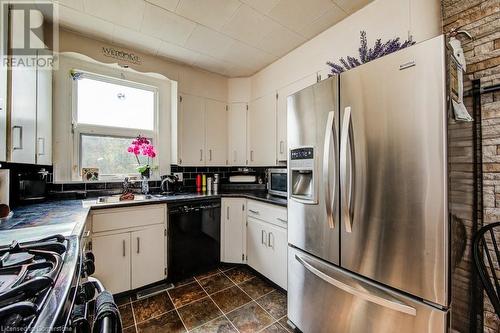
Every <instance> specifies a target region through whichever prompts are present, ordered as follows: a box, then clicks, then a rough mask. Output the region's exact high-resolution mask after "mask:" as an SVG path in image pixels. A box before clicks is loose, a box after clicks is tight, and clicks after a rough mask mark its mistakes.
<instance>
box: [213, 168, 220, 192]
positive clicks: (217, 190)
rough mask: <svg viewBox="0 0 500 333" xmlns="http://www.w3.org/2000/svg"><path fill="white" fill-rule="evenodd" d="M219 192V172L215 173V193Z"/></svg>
mask: <svg viewBox="0 0 500 333" xmlns="http://www.w3.org/2000/svg"><path fill="white" fill-rule="evenodd" d="M218 193H219V174H218V173H215V174H214V194H218Z"/></svg>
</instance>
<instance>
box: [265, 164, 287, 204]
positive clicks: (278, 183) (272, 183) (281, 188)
mask: <svg viewBox="0 0 500 333" xmlns="http://www.w3.org/2000/svg"><path fill="white" fill-rule="evenodd" d="M287 189H288V177H287V169H269V171H268V175H267V191H268V192H269V194H272V195H277V196H280V197H285V198H286V197H287V195H288V191H287Z"/></svg>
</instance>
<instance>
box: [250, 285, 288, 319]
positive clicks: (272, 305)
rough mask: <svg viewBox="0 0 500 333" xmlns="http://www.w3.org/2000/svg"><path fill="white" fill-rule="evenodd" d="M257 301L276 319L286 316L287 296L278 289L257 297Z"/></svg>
mask: <svg viewBox="0 0 500 333" xmlns="http://www.w3.org/2000/svg"><path fill="white" fill-rule="evenodd" d="M256 302H257V303H259V305H260V306H262V308H263V309H264V310H266V311H267V312H268V313H269V314H270V315H271V316H273V317H274V318H275V319H280V318H282V317H283V316H286V296H285V295H284V294H283V293H281V292H280V291H278V290H275V291H273V292H271V293H269V294H267V295H265V296H263V297H261V298H259V299H257V300H256Z"/></svg>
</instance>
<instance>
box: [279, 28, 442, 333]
mask: <svg viewBox="0 0 500 333" xmlns="http://www.w3.org/2000/svg"><path fill="white" fill-rule="evenodd" d="M445 68H446V67H445V44H444V38H443V37H442V36H440V37H436V38H434V39H431V40H428V41H425V42H422V43H419V44H416V45H414V46H411V47H409V48H407V49H404V50H401V51H398V52H396V53H393V54H390V55H387V56H385V57H382V58H379V59H377V60H374V61H372V62H369V63H367V64H364V65H361V66H359V67H356V68H354V69H352V70H349V71H346V72H344V73H342V74H341V75H339V76H334V77H331V78H329V79H327V80H324V81H322V82H319V83H317V84H315V85H313V86H311V87H308V88H306V89H304V90H301V91H299V92H298V93H296V94H294V95H292V96H290V97H289V98H288V143H289V157H288V169H289V170H288V171H289V203H288V242H289V248H288V317H289V319H290V320H291V321H292V322H293V323H294V324H295V325H296V326H297V327H298V328H299V329H300V330H302V331H303V332H306V333H309V332H314V333H316V332H341V333H347V332H350V333H358V332H359V333H367V332H384V333H390V332H398V333H399V332H405V333H406V332H418V333H421V332H445V331H446V327H447V322H448V320H449V310H448V306H449V292H450V291H449V287H448V286H449V283H448V279H449V276H448V275H449V270H448V266H449V258H448V254H449V250H448V246H449V244H448V243H449V241H448V234H449V232H448V207H447V206H448V204H447V195H448V192H447V183H448V182H447V158H446V154H447V145H446V144H447V137H446V133H447V127H446V126H447V125H446V124H447V122H446V120H447V112H446V88H445V87H446V84H445V83H446V80H445Z"/></svg>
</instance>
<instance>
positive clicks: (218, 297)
mask: <svg viewBox="0 0 500 333" xmlns="http://www.w3.org/2000/svg"><path fill="white" fill-rule="evenodd" d="M211 297H212V299H213V300H214V302H215V303H216V304H217V306H219V308H220V309H221V310H222V311H223V312H224V313H228V312H231V311H233V310H234V309H236V308H237V307H240V306H242V305H245V304H246V303H248V302H250V301H251V300H252V299H251V298H250V297H248V295H247V294H245V293H244V292H243V291H242V290H241V289H240V288H238V287H236V286H234V287H232V288H229V289H226V290H223V291H220V292H218V293H215V294H213V295H212V296H211Z"/></svg>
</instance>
